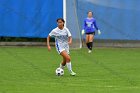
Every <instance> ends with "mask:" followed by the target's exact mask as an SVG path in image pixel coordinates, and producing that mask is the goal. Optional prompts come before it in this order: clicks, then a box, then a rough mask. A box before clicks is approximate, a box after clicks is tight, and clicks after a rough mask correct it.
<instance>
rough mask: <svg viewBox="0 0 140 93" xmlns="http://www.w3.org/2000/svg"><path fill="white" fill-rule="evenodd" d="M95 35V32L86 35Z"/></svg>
mask: <svg viewBox="0 0 140 93" xmlns="http://www.w3.org/2000/svg"><path fill="white" fill-rule="evenodd" d="M90 34H91V35H95V32H90V33H86V35H90Z"/></svg>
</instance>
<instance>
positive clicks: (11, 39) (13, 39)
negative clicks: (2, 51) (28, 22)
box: [0, 37, 55, 42]
mask: <svg viewBox="0 0 140 93" xmlns="http://www.w3.org/2000/svg"><path fill="white" fill-rule="evenodd" d="M54 41H55V39H54V38H51V42H54ZM0 42H46V38H25V37H0Z"/></svg>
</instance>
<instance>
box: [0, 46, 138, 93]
mask: <svg viewBox="0 0 140 93" xmlns="http://www.w3.org/2000/svg"><path fill="white" fill-rule="evenodd" d="M71 58H72V65H73V70H74V71H75V72H76V73H77V76H75V77H72V76H70V75H69V73H68V70H67V69H66V68H65V74H64V76H62V77H58V76H55V69H56V68H57V67H58V66H59V63H60V62H61V57H60V56H59V55H58V54H57V52H56V51H55V48H52V51H51V52H48V51H47V48H39V47H0V93H139V91H140V48H136V49H132V48H95V49H94V52H93V53H91V54H88V53H87V49H79V50H71Z"/></svg>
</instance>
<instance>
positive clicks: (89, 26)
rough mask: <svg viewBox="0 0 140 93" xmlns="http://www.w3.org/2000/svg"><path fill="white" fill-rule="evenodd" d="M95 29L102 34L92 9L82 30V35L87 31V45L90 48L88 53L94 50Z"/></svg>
mask: <svg viewBox="0 0 140 93" xmlns="http://www.w3.org/2000/svg"><path fill="white" fill-rule="evenodd" d="M95 30H98V34H101V32H100V30H99V29H98V27H97V25H96V20H95V19H94V18H93V13H92V11H89V12H88V17H87V18H86V19H85V20H84V28H83V30H82V35H83V34H85V33H86V45H87V48H88V53H91V52H92V44H93V40H94V35H95Z"/></svg>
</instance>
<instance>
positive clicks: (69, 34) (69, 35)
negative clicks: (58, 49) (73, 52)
mask: <svg viewBox="0 0 140 93" xmlns="http://www.w3.org/2000/svg"><path fill="white" fill-rule="evenodd" d="M66 30H67V32H68V37H71V33H70V31H69V29H68V28H66Z"/></svg>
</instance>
